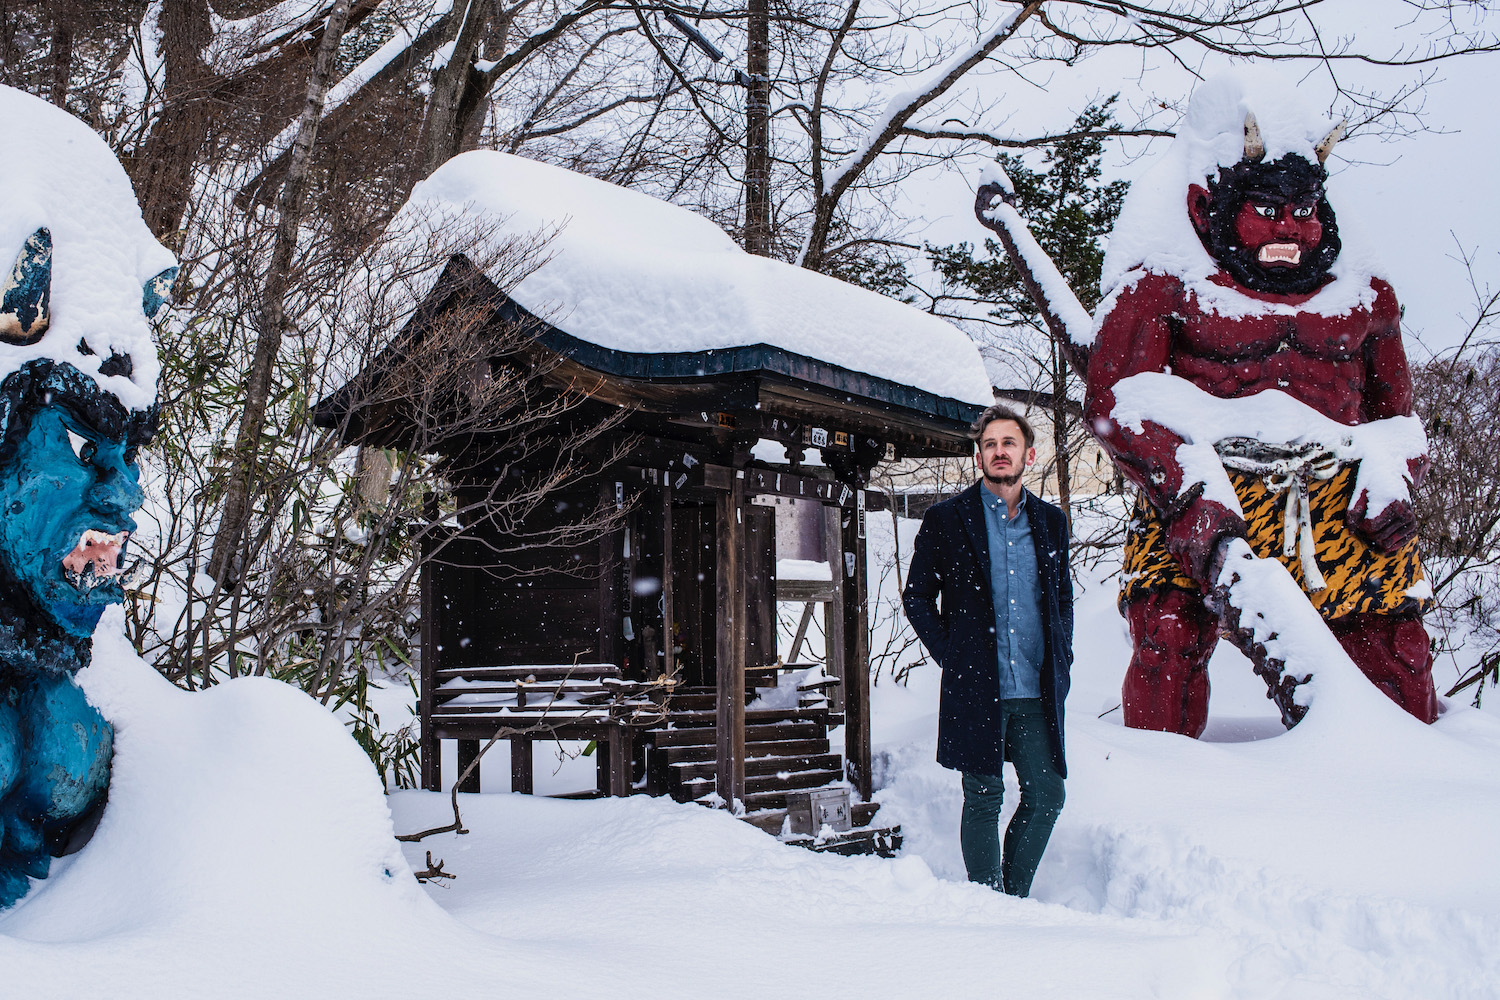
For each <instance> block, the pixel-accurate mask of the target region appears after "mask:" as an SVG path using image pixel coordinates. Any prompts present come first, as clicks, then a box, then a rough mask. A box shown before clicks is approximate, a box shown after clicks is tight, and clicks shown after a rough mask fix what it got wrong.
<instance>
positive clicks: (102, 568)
mask: <svg viewBox="0 0 1500 1000" xmlns="http://www.w3.org/2000/svg"><path fill="white" fill-rule="evenodd" d="M129 540H130V532H128V531H120V532H116V533H115V534H113V535H112V534H110V533H109V532H107V531H99V530H97V529H95V528H90V529H88V530H87V531H85V532H84V533H83V534H82V535H80V536H79V538H78V544H77V545H76V546H74V548H73V551H72V552H69V553H68V554H67V555H65V556H63V560H62V564H63V570H64V571H65V572H66V574H67V577H68V582H69V583H71V584H72V585H73V586H75V587H77V588H78V589H79V590H82V591H84V592H85V593H86V592H88V591H90V590H93V589H94V588H95V587H98V586H100V585H102V584H105V583H124V582H125V578H126V577H128V576H129V575H130V573H131V572H132V571H133V570H134V569H135V567H136V565H137V564H138V563H139V560H136V561H135V562H133V563H130V564H127V563H126V562H125V543H126V542H128V541H129Z"/></svg>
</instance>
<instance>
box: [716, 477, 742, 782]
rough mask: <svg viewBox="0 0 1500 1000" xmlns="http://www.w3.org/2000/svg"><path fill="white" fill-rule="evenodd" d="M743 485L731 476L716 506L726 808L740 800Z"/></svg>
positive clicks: (720, 736)
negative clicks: (729, 482)
mask: <svg viewBox="0 0 1500 1000" xmlns="http://www.w3.org/2000/svg"><path fill="white" fill-rule="evenodd" d="M744 496H745V481H744V480H743V479H740V478H739V475H738V474H737V473H736V474H735V476H734V478H733V480H731V485H730V488H729V489H728V490H726V491H724V492H723V493H720V494H719V496H718V500H717V502H716V504H715V506H716V514H717V517H716V522H717V523H716V528H717V530H716V532H715V534H716V535H717V541H718V562H717V572H716V573H715V590H716V594H715V597H716V603H717V606H718V608H717V610H718V623H717V630H716V631H717V635H716V639H715V657H714V675H715V678H716V680H717V682H718V698H717V702H716V705H717V719H716V725H717V729H716V738H717V751H718V753H717V762H718V769H717V772H716V773H717V775H718V792H719V795H720V796H721V797H722V798H723V799H724V805H725V807H726V808H730V809H732V808H734V803H735V802H736V801H739V802H743V801H744V798H745V581H744V569H745V567H744V562H743V560H742V558H741V549H742V547H743V546H742V544H741V543H742V541H743V539H744V523H743V520H742V518H741V514H740V506H741V504H742V502H743V500H744Z"/></svg>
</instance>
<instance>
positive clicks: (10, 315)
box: [0, 226, 52, 345]
mask: <svg viewBox="0 0 1500 1000" xmlns="http://www.w3.org/2000/svg"><path fill="white" fill-rule="evenodd" d="M51 299H52V233H51V232H50V231H49V230H48V229H47V227H45V226H43V227H42V228H41V229H38V230H37V231H36V232H34V233H32V234H31V235H30V236H28V237H26V242H25V243H24V244H22V246H21V252H20V253H18V254H16V263H15V266H14V267H12V268H11V270H10V274H9V275H7V276H6V278H5V283H4V284H3V285H0V341H4V342H5V343H7V344H22V345H24V344H34V343H36V342H37V341H38V340H41V339H42V334H44V333H46V332H47V324H48V322H49V320H50V317H49V314H48V305H49V303H50V302H51Z"/></svg>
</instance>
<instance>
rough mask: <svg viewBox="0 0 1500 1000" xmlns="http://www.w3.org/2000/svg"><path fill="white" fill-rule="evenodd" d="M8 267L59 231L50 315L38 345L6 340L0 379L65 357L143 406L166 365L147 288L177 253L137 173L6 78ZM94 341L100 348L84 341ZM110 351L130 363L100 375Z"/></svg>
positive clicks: (0, 177) (3, 228)
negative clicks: (165, 239) (145, 217)
mask: <svg viewBox="0 0 1500 1000" xmlns="http://www.w3.org/2000/svg"><path fill="white" fill-rule="evenodd" d="M0 134H3V135H4V136H5V137H6V140H7V142H8V144H9V147H10V153H9V154H8V155H7V156H5V157H3V158H0V191H3V192H4V193H5V200H4V208H3V210H0V268H4V269H5V271H6V273H8V272H9V269H10V267H11V266H12V264H13V262H14V261H15V259H16V255H17V254H18V253H19V252H20V251H21V248H22V246H23V245H24V244H25V242H26V239H27V238H28V237H29V236H31V234H32V233H34V232H36V230H37V229H39V228H42V227H45V228H47V229H48V230H50V231H51V234H52V293H51V310H50V313H51V324H50V326H49V327H48V328H47V332H46V333H45V334H44V335H43V336H42V338H41V339H40V340H39V341H37V342H36V343H35V344H31V345H27V346H19V345H16V344H8V343H4V342H0V379H4V378H6V377H7V376H9V375H10V374H11V373H12V372H15V371H16V370H18V369H19V368H21V366H22V365H24V364H26V363H27V362H29V361H33V360H36V359H38V358H49V359H52V360H54V361H60V362H66V363H68V364H70V365H72V366H73V367H75V368H77V369H78V370H79V371H81V372H83V373H84V374H85V375H87V376H88V377H90V378H92V379H93V380H94V381H95V382H97V383H98V384H99V387H100V388H101V389H103V390H104V391H105V392H107V393H111V394H113V395H114V396H116V397H118V398H119V400H120V402H121V403H122V404H124V405H125V406H126V407H127V408H129V409H133V410H140V409H145V408H146V407H149V406H150V405H151V404H152V402H154V401H155V399H156V379H157V376H158V375H159V374H160V371H161V367H160V363H159V361H158V360H157V356H156V347H155V344H154V343H153V342H152V330H151V323H150V321H149V320H148V319H147V317H146V315H145V313H144V311H143V309H142V303H141V299H142V289H143V286H144V285H145V284H146V283H147V282H148V281H150V280H151V279H152V278H154V277H156V276H157V275H159V274H161V272H163V271H165V270H167V269H168V268H171V267H175V266H176V264H177V260H176V258H175V257H173V256H172V253H171V252H170V251H169V250H167V249H166V247H164V246H162V245H161V244H160V243H158V242H157V241H156V238H155V237H153V236H152V235H151V231H150V230H149V229H147V228H146V223H145V222H144V221H142V219H141V210H140V206H139V205H138V204H137V202H136V198H135V191H134V189H133V188H132V187H131V185H130V179H129V178H128V177H127V176H126V175H125V170H124V168H123V167H121V166H120V162H119V160H117V159H116V158H115V155H114V153H112V152H111V151H110V149H109V147H108V146H107V145H106V144H105V143H104V140H102V139H100V138H99V136H97V135H95V134H94V132H93V131H92V130H91V129H89V127H88V126H87V125H85V124H84V123H83V122H81V121H79V120H78V119H77V118H74V117H73V116H72V115H70V114H68V113H67V112H65V111H62V110H60V109H59V108H56V107H54V106H53V105H51V104H48V103H47V102H46V101H43V100H41V99H40V98H37V97H32V96H31V95H29V94H26V93H24V92H22V91H19V90H15V89H13V88H11V87H4V86H0ZM82 340H86V341H87V342H88V346H89V348H90V349H91V350H92V351H93V353H92V354H85V353H83V352H82V351H80V350H79V346H78V345H79V341H82ZM111 354H123V355H128V356H129V357H130V359H131V363H132V372H131V374H130V375H129V376H126V375H101V374H99V366H100V365H101V364H102V363H103V362H105V361H106V360H108V359H109V357H110V355H111Z"/></svg>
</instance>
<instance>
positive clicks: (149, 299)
mask: <svg viewBox="0 0 1500 1000" xmlns="http://www.w3.org/2000/svg"><path fill="white" fill-rule="evenodd" d="M176 280H177V268H175V267H169V268H167V269H166V270H165V271H163V272H161V273H160V274H158V275H157V276H156V277H154V278H152V279H151V280H150V281H148V282H146V283H145V284H144V285H143V286H141V312H143V313H145V314H146V318H147V319H155V318H156V314H157V313H159V312H161V307H162V306H164V305H166V304H167V303H168V302H170V301H171V300H172V282H174V281H176Z"/></svg>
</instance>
